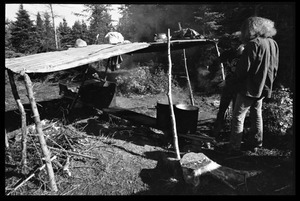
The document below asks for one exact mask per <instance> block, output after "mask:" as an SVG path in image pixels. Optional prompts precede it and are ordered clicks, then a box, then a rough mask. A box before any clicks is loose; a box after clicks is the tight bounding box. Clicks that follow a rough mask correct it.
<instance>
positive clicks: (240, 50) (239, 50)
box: [236, 44, 245, 55]
mask: <svg viewBox="0 0 300 201" xmlns="http://www.w3.org/2000/svg"><path fill="white" fill-rule="evenodd" d="M244 49H245V47H244V44H241V45H240V46H239V47H238V48H237V49H236V50H237V53H238V55H241V54H242V53H243V51H244Z"/></svg>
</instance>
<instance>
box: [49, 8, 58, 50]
mask: <svg viewBox="0 0 300 201" xmlns="http://www.w3.org/2000/svg"><path fill="white" fill-rule="evenodd" d="M50 9H51V14H52V21H53V28H54V39H55V47H56V49H58V42H57V33H56V27H55V23H54V15H53V9H52V4H50Z"/></svg>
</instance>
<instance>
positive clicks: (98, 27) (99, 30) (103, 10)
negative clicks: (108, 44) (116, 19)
mask: <svg viewBox="0 0 300 201" xmlns="http://www.w3.org/2000/svg"><path fill="white" fill-rule="evenodd" d="M85 7H86V9H85V10H84V11H87V12H91V16H90V17H89V19H88V20H89V21H90V28H89V36H88V37H89V39H90V40H96V36H97V35H98V34H99V35H98V43H103V42H104V36H105V35H106V34H107V32H109V31H110V30H111V21H112V20H111V16H110V15H109V13H108V11H109V8H108V7H109V4H85Z"/></svg>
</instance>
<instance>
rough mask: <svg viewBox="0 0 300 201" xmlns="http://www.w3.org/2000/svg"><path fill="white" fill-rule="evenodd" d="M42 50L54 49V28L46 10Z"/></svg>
mask: <svg viewBox="0 0 300 201" xmlns="http://www.w3.org/2000/svg"><path fill="white" fill-rule="evenodd" d="M43 38H44V39H43V41H42V46H43V52H48V51H51V50H55V49H56V48H55V40H54V30H53V26H52V23H51V21H50V15H49V13H48V12H45V13H44V34H43Z"/></svg>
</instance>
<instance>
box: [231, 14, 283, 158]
mask: <svg viewBox="0 0 300 201" xmlns="http://www.w3.org/2000/svg"><path fill="white" fill-rule="evenodd" d="M276 33H277V31H276V29H275V27H274V22H273V21H271V20H269V19H266V18H262V17H250V18H248V19H246V20H245V21H244V22H243V24H242V26H241V35H240V40H241V41H242V43H243V44H245V49H244V51H243V54H242V56H241V58H240V60H239V62H238V63H237V68H236V71H235V73H234V75H233V78H232V82H233V83H234V84H235V85H236V86H238V89H237V97H236V101H235V105H234V110H233V115H232V122H231V133H230V140H229V146H228V147H227V151H228V153H229V154H232V155H236V154H241V153H242V152H241V141H242V135H243V130H244V120H245V117H246V114H247V112H248V111H249V110H250V114H249V115H250V121H251V127H250V130H249V136H248V140H247V141H246V142H245V145H246V146H245V147H244V148H245V149H247V150H252V151H254V150H257V148H259V147H262V145H263V119H262V103H263V99H264V98H265V97H267V98H271V94H272V89H273V82H274V79H275V78H276V75H277V70H278V62H279V48H278V45H277V43H276V41H275V40H274V39H273V38H272V37H273V36H275V35H276Z"/></svg>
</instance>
